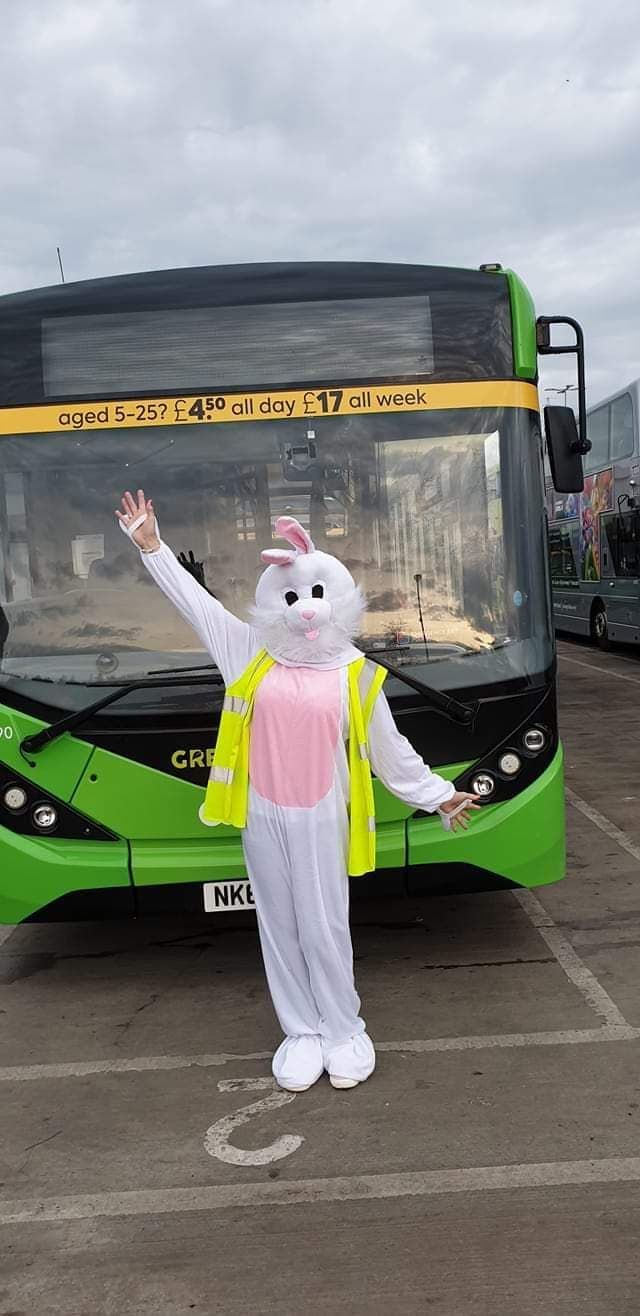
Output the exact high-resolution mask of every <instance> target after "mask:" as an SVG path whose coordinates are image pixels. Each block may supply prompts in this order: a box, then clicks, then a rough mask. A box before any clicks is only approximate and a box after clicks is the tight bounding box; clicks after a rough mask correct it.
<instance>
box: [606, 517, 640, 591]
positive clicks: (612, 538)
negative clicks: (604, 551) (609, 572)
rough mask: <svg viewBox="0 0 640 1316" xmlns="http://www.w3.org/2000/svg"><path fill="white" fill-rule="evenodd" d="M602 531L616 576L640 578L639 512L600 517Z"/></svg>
mask: <svg viewBox="0 0 640 1316" xmlns="http://www.w3.org/2000/svg"><path fill="white" fill-rule="evenodd" d="M602 530H603V533H604V535H605V537H606V541H607V544H608V546H609V552H610V554H611V559H612V564H613V567H614V569H615V573H616V575H617V576H625V577H627V578H628V577H630V576H633V577H637V576H640V510H638V509H637V508H636V509H635V510H634V511H633V512H625V513H624V515H622V516H617V515H614V514H612V515H611V516H603V517H602Z"/></svg>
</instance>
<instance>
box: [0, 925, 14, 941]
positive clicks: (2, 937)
mask: <svg viewBox="0 0 640 1316" xmlns="http://www.w3.org/2000/svg"><path fill="white" fill-rule="evenodd" d="M15 930H16V928H15V924H14V923H0V946H4V944H5V942H6V941H8V940H9V937H12V936H13V934H14V932H15Z"/></svg>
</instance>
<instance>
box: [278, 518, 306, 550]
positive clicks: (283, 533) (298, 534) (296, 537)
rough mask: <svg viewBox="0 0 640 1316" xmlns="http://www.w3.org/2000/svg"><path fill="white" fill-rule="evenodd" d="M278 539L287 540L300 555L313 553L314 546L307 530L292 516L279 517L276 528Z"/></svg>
mask: <svg viewBox="0 0 640 1316" xmlns="http://www.w3.org/2000/svg"><path fill="white" fill-rule="evenodd" d="M275 534H276V539H286V541H287V543H288V544H293V547H294V548H296V549H297V550H298V552H299V553H313V552H314V551H315V550H314V545H313V543H312V541H311V539H310V538H309V536H308V534H307V532H306V530H305V529H304V528H303V527H302V526H301V525H300V522H299V521H295V520H294V518H293V517H292V516H279V517H278V520H277V521H276V528H275Z"/></svg>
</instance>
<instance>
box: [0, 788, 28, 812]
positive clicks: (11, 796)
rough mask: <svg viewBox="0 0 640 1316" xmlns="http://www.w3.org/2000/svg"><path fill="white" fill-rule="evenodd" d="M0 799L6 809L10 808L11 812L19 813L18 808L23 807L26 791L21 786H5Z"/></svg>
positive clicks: (25, 800) (25, 801)
mask: <svg viewBox="0 0 640 1316" xmlns="http://www.w3.org/2000/svg"><path fill="white" fill-rule="evenodd" d="M2 801H3V804H5V805H6V807H7V809H11V810H12V811H13V813H20V810H21V809H24V807H25V805H26V803H27V792H26V791H25V790H23V789H22V786H7V789H6V791H5V793H4V795H3V796H2Z"/></svg>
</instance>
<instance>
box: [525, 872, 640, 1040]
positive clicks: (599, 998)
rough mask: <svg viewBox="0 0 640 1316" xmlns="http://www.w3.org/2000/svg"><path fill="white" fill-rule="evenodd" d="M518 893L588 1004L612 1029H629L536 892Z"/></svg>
mask: <svg viewBox="0 0 640 1316" xmlns="http://www.w3.org/2000/svg"><path fill="white" fill-rule="evenodd" d="M514 894H515V898H516V900H517V901H518V904H519V905H520V906H521V908H522V909H523V910H524V911H525V913H526V914H527V915H528V917H529V918H530V919H531V922H532V923H533V926H534V928H535V929H536V931H537V932H538V933H539V935H540V936H541V937H542V939H543V941H545V942H546V944H547V946H548V947H549V950H550V951H551V952H552V954H553V955H555V958H556V959H557V961H558V964H559V965H560V968H561V969H562V970H563V972H564V973H566V975H567V978H568V979H569V981H570V982H572V983H573V985H574V987H577V989H578V991H579V992H580V994H581V996H582V997H583V999H584V1000H585V1001H586V1003H587V1005H588V1006H589V1007H590V1008H591V1009H592V1010H594V1011H595V1013H596V1014H598V1015H600V1017H601V1019H604V1021H605V1023H606V1024H607V1025H608V1026H609V1027H613V1028H627V1027H628V1024H627V1021H626V1019H625V1017H624V1015H623V1014H622V1013H621V1011H620V1010H619V1009H618V1007H617V1005H616V1004H615V1001H612V999H611V997H610V996H609V993H608V992H607V991H605V989H604V987H602V986H601V984H600V983H599V982H598V979H597V978H596V977H595V974H593V973H592V972H591V969H589V968H587V965H586V964H585V963H584V962H583V961H582V960H581V959H580V956H579V955H578V953H577V952H576V951H575V950H574V948H573V946H572V945H571V942H569V941H567V938H566V937H565V936H564V934H563V933H562V932H561V931H560V929H559V928H558V927H556V925H555V923H554V921H553V919H552V918H551V915H550V914H548V913H547V911H546V909H545V908H544V905H542V904H541V903H540V901H539V900H538V897H537V896H534V894H533V892H532V891H516V892H515V893H514Z"/></svg>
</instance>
